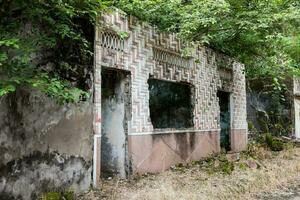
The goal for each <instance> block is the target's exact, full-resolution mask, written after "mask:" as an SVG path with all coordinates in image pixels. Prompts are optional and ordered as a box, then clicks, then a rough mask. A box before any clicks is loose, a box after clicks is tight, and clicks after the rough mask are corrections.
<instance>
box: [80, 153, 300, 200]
mask: <svg viewBox="0 0 300 200" xmlns="http://www.w3.org/2000/svg"><path fill="white" fill-rule="evenodd" d="M224 158H225V160H224ZM227 158H228V159H227ZM228 160H229V161H228ZM298 197H300V148H288V149H287V150H284V151H281V152H271V151H267V150H265V149H264V148H260V147H253V149H251V150H250V151H248V152H247V153H242V154H240V155H239V156H236V157H235V158H234V159H232V158H230V157H226V156H225V155H223V156H219V157H218V158H213V159H207V160H205V161H199V162H195V163H192V164H190V165H189V166H174V167H173V168H172V169H170V170H168V171H166V172H164V173H161V174H156V175H143V176H136V177H133V178H132V179H131V180H126V181H125V180H120V179H117V178H112V179H111V180H103V182H102V187H101V190H98V191H96V190H91V191H89V192H88V193H86V194H83V195H81V196H80V199H81V200H96V199H101V200H118V199H119V200H196V199H197V200H199V199H200V200H201V199H205V200H206V199H262V200H268V199H278V200H280V199H293V200H296V199H297V198H298ZM299 199H300V198H299Z"/></svg>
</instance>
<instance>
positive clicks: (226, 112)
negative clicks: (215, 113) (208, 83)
mask: <svg viewBox="0 0 300 200" xmlns="http://www.w3.org/2000/svg"><path fill="white" fill-rule="evenodd" d="M217 95H218V98H219V106H220V127H221V134H220V145H221V149H223V150H225V151H230V150H231V148H230V128H231V123H230V121H231V117H230V93H229V92H223V91H218V94H217Z"/></svg>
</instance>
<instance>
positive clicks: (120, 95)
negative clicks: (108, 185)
mask: <svg viewBox="0 0 300 200" xmlns="http://www.w3.org/2000/svg"><path fill="white" fill-rule="evenodd" d="M101 75H102V80H101V81H102V87H101V98H102V100H101V109H102V110H101V118H102V127H101V135H102V138H101V176H102V177H107V176H114V175H117V176H119V177H121V178H126V175H127V174H128V167H129V165H128V159H127V152H128V151H127V148H128V147H127V136H128V120H129V118H130V116H129V115H130V102H131V100H130V97H131V96H130V91H129V90H130V87H129V84H130V74H129V73H128V72H126V71H123V70H112V69H102V74H101Z"/></svg>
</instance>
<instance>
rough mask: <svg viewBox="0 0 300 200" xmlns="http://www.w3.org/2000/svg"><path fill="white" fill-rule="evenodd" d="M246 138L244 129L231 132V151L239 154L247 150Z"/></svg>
mask: <svg viewBox="0 0 300 200" xmlns="http://www.w3.org/2000/svg"><path fill="white" fill-rule="evenodd" d="M247 142H248V136H247V130H246V129H239V130H237V129H233V130H231V139H230V143H231V151H233V152H239V151H243V150H245V149H246V148H247Z"/></svg>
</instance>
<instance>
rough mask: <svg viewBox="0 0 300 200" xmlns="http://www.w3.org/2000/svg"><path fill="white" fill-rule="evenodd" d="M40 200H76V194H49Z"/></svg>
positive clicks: (68, 192) (69, 192)
mask: <svg viewBox="0 0 300 200" xmlns="http://www.w3.org/2000/svg"><path fill="white" fill-rule="evenodd" d="M39 200H75V194H74V192H72V191H66V192H48V193H45V194H43V195H42V196H41V198H40V199H39Z"/></svg>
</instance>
